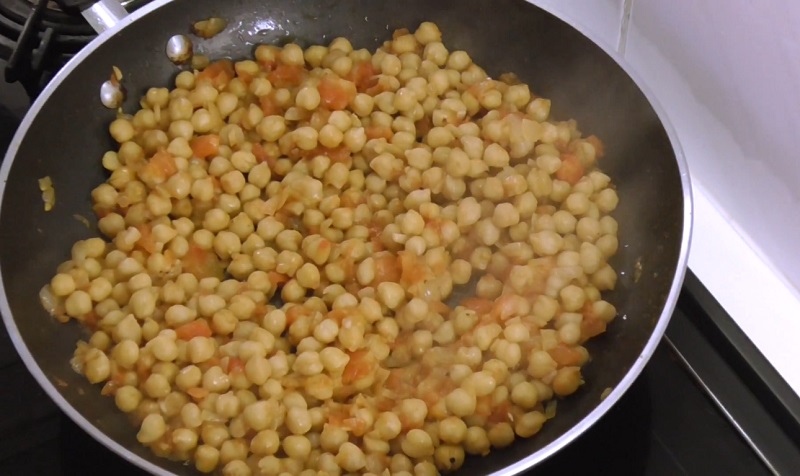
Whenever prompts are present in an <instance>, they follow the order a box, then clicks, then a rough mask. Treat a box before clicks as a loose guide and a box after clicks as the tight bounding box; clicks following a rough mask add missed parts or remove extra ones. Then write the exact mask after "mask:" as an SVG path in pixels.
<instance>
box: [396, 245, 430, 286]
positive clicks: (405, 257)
mask: <svg viewBox="0 0 800 476" xmlns="http://www.w3.org/2000/svg"><path fill="white" fill-rule="evenodd" d="M399 261H400V269H401V274H400V281H401V282H403V283H406V284H416V283H419V282H421V281H424V280H425V278H427V277H428V274H429V273H428V269H427V266H426V265H425V263H424V262H423V261H422V260H421V259H420V258H419V257H418V256H416V255H414V254H412V253H406V252H400V256H399Z"/></svg>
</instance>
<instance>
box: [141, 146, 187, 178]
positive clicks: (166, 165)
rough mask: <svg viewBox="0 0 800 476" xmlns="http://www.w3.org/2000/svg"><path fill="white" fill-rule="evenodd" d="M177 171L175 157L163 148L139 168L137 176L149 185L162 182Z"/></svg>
mask: <svg viewBox="0 0 800 476" xmlns="http://www.w3.org/2000/svg"><path fill="white" fill-rule="evenodd" d="M177 172H178V165H177V164H176V163H175V158H174V157H173V156H172V154H170V153H169V152H167V151H165V150H159V151H158V152H156V153H155V154H153V156H152V157H150V159H149V160H148V161H147V163H146V164H145V165H144V166H143V167H142V168H141V169H140V170H139V178H141V179H142V181H143V182H145V183H147V184H149V185H157V184H160V183H164V182H165V181H166V180H167V179H168V178H170V177H172V176H173V175H174V174H175V173H177Z"/></svg>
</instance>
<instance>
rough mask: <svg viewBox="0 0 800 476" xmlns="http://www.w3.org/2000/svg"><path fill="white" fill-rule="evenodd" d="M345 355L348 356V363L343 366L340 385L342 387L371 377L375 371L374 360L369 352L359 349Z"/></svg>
mask: <svg viewBox="0 0 800 476" xmlns="http://www.w3.org/2000/svg"><path fill="white" fill-rule="evenodd" d="M347 354H348V355H349V356H350V361H348V362H347V365H345V366H344V372H343V373H342V383H343V384H344V385H349V384H351V383H353V382H356V381H358V380H360V379H362V378H364V377H367V376H369V375H372V373H373V372H374V371H375V367H376V362H375V358H374V357H373V356H372V354H370V352H369V350H367V349H361V350H357V351H355V352H348V353H347Z"/></svg>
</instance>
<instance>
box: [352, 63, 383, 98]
mask: <svg viewBox="0 0 800 476" xmlns="http://www.w3.org/2000/svg"><path fill="white" fill-rule="evenodd" d="M377 75H378V71H377V70H376V69H375V67H374V66H373V65H372V62H371V61H362V62H360V63H357V64H355V65H353V69H352V70H350V75H349V77H348V78H347V79H349V80H350V81H352V82H353V83H354V84H355V85H356V89H357V90H358V92H360V93H363V92H365V91H366V90H367V89H369V88H371V87H372V86H375V84H376V83H377Z"/></svg>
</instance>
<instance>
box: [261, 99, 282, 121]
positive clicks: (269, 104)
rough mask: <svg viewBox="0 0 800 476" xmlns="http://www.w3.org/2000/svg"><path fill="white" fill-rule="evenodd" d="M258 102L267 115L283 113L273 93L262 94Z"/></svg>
mask: <svg viewBox="0 0 800 476" xmlns="http://www.w3.org/2000/svg"><path fill="white" fill-rule="evenodd" d="M258 103H259V105H260V106H261V112H263V113H264V116H265V117H266V116H281V115H283V111H282V110H281V108H280V106H278V104H277V103H276V102H275V98H274V97H273V96H272V94H268V95H266V96H261V98H259V100H258Z"/></svg>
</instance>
